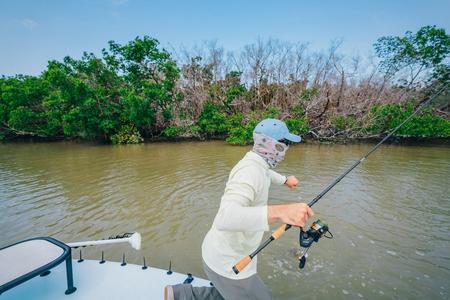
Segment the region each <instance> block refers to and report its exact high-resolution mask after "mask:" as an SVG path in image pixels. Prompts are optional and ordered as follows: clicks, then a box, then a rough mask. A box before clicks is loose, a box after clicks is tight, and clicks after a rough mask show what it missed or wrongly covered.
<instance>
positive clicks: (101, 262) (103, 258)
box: [98, 251, 105, 264]
mask: <svg viewBox="0 0 450 300" xmlns="http://www.w3.org/2000/svg"><path fill="white" fill-rule="evenodd" d="M98 263H99V264H104V263H105V256H104V253H103V251H102V260H101V261H99V262H98Z"/></svg>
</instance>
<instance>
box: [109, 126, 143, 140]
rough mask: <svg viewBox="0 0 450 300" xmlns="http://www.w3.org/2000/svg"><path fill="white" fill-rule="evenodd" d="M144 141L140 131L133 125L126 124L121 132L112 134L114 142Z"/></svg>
mask: <svg viewBox="0 0 450 300" xmlns="http://www.w3.org/2000/svg"><path fill="white" fill-rule="evenodd" d="M142 141H143V139H142V137H141V134H140V133H139V131H138V130H137V129H136V128H135V127H134V126H131V125H124V126H122V127H121V128H120V130H119V132H118V133H116V134H114V135H113V136H111V142H112V143H113V144H139V143H141V142H142Z"/></svg>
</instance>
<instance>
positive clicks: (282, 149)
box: [253, 132, 289, 168]
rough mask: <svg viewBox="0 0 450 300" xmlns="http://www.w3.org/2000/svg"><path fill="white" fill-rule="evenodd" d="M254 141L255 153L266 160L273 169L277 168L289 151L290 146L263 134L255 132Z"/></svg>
mask: <svg viewBox="0 0 450 300" xmlns="http://www.w3.org/2000/svg"><path fill="white" fill-rule="evenodd" d="M253 141H254V145H253V152H255V153H257V154H258V155H260V156H261V157H262V158H264V159H265V161H266V162H267V163H268V164H269V166H270V167H271V168H275V167H276V166H277V165H278V163H279V162H280V161H282V160H283V159H284V156H285V154H286V151H287V149H289V146H287V145H285V144H283V143H280V142H278V141H277V140H275V139H273V138H271V137H268V136H266V135H264V134H261V133H255V132H254V133H253Z"/></svg>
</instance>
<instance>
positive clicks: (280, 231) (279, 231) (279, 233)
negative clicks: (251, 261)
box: [272, 224, 291, 240]
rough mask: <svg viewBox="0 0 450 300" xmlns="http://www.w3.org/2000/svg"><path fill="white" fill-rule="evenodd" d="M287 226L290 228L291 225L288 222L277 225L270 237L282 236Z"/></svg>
mask: <svg viewBox="0 0 450 300" xmlns="http://www.w3.org/2000/svg"><path fill="white" fill-rule="evenodd" d="M289 228H291V225H289V224H283V225H281V226H280V227H278V228H277V229H276V230H275V231H274V232H272V237H273V239H274V240H276V239H277V238H279V237H280V236H282V235H283V234H284V233H285V232H286V231H287V230H288V229H289Z"/></svg>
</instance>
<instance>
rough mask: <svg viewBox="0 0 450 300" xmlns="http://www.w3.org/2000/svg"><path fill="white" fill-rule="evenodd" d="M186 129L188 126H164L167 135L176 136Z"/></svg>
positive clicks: (164, 132)
mask: <svg viewBox="0 0 450 300" xmlns="http://www.w3.org/2000/svg"><path fill="white" fill-rule="evenodd" d="M185 131H186V128H185V127H183V126H169V127H166V128H164V130H163V134H164V135H165V136H167V137H176V136H179V135H181V134H182V133H183V132H185Z"/></svg>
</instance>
